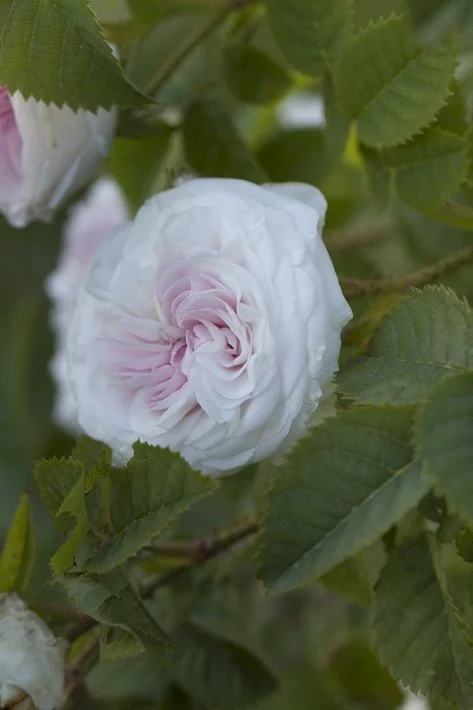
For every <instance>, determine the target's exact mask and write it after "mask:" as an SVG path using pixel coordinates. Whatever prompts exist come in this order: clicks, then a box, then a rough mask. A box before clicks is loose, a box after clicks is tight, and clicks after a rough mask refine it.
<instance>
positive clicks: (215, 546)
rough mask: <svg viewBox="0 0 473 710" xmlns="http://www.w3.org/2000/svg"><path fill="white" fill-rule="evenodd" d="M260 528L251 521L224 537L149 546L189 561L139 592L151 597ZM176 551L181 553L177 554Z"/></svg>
mask: <svg viewBox="0 0 473 710" xmlns="http://www.w3.org/2000/svg"><path fill="white" fill-rule="evenodd" d="M258 530H259V525H258V523H257V522H256V521H251V522H249V523H247V524H246V525H244V526H242V527H241V528H238V529H236V530H234V531H233V532H229V533H228V534H227V535H225V536H222V537H217V536H212V537H208V538H203V539H201V540H193V541H192V542H190V543H182V544H181V543H180V542H178V543H176V542H174V543H162V544H159V545H153V546H152V547H147V548H146V550H147V551H150V550H152V551H153V552H154V553H155V554H156V555H163V554H165V555H171V556H179V554H180V555H182V556H185V557H186V558H187V560H188V561H187V562H186V563H185V564H183V565H181V566H180V567H177V569H172V570H170V571H169V572H166V573H165V574H163V575H160V576H159V577H156V578H155V579H152V580H150V581H149V582H146V583H145V584H142V585H141V587H140V588H139V590H138V594H139V595H140V597H141V598H142V599H149V597H152V596H153V594H154V592H155V591H156V590H157V589H159V588H160V587H164V586H166V585H167V584H170V583H171V582H174V581H175V580H176V579H178V578H179V577H180V576H181V575H182V574H183V573H184V572H186V571H187V570H189V569H191V568H192V567H196V566H198V565H202V564H205V563H206V562H208V561H209V560H211V559H213V558H214V557H216V556H217V555H220V554H221V553H223V552H226V551H227V550H230V549H231V548H232V547H234V546H235V545H237V544H239V543H240V542H243V541H247V539H248V538H250V537H253V535H255V534H256V533H257V532H258ZM176 553H179V554H177V555H176ZM184 553H185V554H184Z"/></svg>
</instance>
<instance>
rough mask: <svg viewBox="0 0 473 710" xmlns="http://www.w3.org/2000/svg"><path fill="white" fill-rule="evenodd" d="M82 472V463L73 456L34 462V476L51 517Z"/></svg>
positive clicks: (54, 515)
mask: <svg viewBox="0 0 473 710" xmlns="http://www.w3.org/2000/svg"><path fill="white" fill-rule="evenodd" d="M83 473H84V467H83V464H82V463H81V462H80V461H77V460H76V459H73V458H67V459H66V458H62V459H57V458H52V459H42V460H41V461H37V462H36V465H35V473H34V476H35V479H36V483H37V485H38V489H39V494H40V496H41V499H42V501H43V503H44V505H45V506H46V508H47V510H48V513H49V514H50V515H51V516H52V517H53V518H55V517H56V514H57V512H58V511H59V509H60V507H61V505H62V503H63V501H64V498H65V497H66V496H67V495H68V494H69V493H70V492H71V490H72V489H73V488H74V486H75V485H76V483H77V482H78V481H79V479H80V477H81V476H82V475H83Z"/></svg>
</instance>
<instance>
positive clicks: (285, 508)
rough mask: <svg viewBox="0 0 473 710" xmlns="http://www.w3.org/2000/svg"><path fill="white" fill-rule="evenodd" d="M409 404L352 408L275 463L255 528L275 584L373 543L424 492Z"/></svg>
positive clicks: (310, 573) (307, 577)
mask: <svg viewBox="0 0 473 710" xmlns="http://www.w3.org/2000/svg"><path fill="white" fill-rule="evenodd" d="M411 426H412V413H411V411H410V410H409V409H407V408H405V409H404V408H403V409H394V408H391V409H388V408H383V407H379V408H375V407H368V408H355V409H353V410H351V411H347V412H343V413H342V414H339V416H337V417H336V418H333V419H329V420H327V421H326V423H324V424H322V425H320V426H319V427H316V429H315V430H314V431H313V432H312V433H311V434H310V436H309V437H308V438H306V439H305V440H304V441H302V442H301V444H300V445H299V446H298V447H297V448H296V450H295V451H294V452H293V453H292V455H291V457H290V459H289V460H288V461H287V463H285V464H284V465H282V466H281V467H280V469H279V475H278V477H277V479H276V480H275V482H274V484H273V487H272V489H271V490H270V491H269V494H268V498H267V505H266V519H265V521H264V524H263V529H262V533H261V546H262V550H261V555H260V559H261V576H262V579H263V581H264V582H266V583H268V584H270V585H271V587H272V588H273V589H275V590H277V591H282V590H284V589H289V588H291V587H295V586H298V585H301V584H307V583H311V582H313V581H315V580H316V579H318V578H319V577H320V576H321V575H323V574H325V573H326V572H328V571H329V570H331V569H333V568H334V567H336V565H338V564H339V563H340V562H343V561H344V560H346V559H347V558H349V557H351V556H352V555H354V554H356V553H357V552H359V551H360V550H362V549H363V548H364V547H366V546H368V545H369V544H371V543H373V542H374V541H375V540H376V539H377V538H378V537H379V536H380V535H382V534H383V533H384V532H386V530H388V529H389V528H390V526H391V525H392V524H393V523H395V522H396V521H397V520H399V519H400V518H401V517H402V516H403V515H404V514H405V513H407V512H408V511H409V510H410V509H411V508H412V507H414V506H415V505H416V504H417V503H418V501H419V500H420V498H421V497H422V496H423V495H425V493H426V491H427V489H428V483H427V482H426V481H424V480H423V479H422V476H421V472H420V465H419V464H418V462H416V461H413V460H412V459H413V452H412V448H411V446H410V433H411Z"/></svg>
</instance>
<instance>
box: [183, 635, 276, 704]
mask: <svg viewBox="0 0 473 710" xmlns="http://www.w3.org/2000/svg"><path fill="white" fill-rule="evenodd" d="M169 670H170V672H171V674H172V675H173V677H174V679H175V680H176V681H177V682H178V683H179V685H180V686H182V687H183V688H184V689H185V690H186V691H187V692H188V693H189V694H190V695H191V696H192V697H193V698H196V699H197V700H198V701H199V702H201V703H203V704H204V705H205V706H206V707H209V708H215V710H218V709H219V708H221V709H222V710H227V709H231V708H239V707H242V706H244V705H247V704H248V703H253V702H255V701H257V700H259V699H261V698H263V697H265V696H266V695H269V694H270V693H272V692H273V691H274V690H275V689H276V687H277V684H276V679H275V677H274V676H273V675H272V673H270V671H269V670H268V669H267V668H266V666H265V665H264V664H263V663H262V662H261V661H260V660H259V659H258V658H257V657H256V656H254V655H253V654H252V653H250V651H248V650H247V649H246V648H243V647H242V646H239V645H237V644H236V643H232V642H231V641H227V640H223V639H221V638H217V637H215V636H213V635H210V634H208V633H206V632H205V631H203V630H202V629H200V628H198V627H197V626H194V625H192V624H186V625H185V627H184V628H183V629H182V630H181V631H180V633H179V636H178V639H177V643H176V647H175V649H174V651H173V652H172V655H171V658H170V663H169Z"/></svg>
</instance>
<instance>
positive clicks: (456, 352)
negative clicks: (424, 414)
mask: <svg viewBox="0 0 473 710" xmlns="http://www.w3.org/2000/svg"><path fill="white" fill-rule="evenodd" d="M472 365H473V318H472V313H471V310H470V308H469V306H468V304H467V303H466V302H465V301H461V300H460V299H459V298H457V296H456V295H455V294H454V292H453V291H451V290H450V289H446V288H443V287H438V286H427V287H426V288H424V289H422V290H421V291H419V290H415V291H413V292H412V295H409V296H405V297H404V298H403V299H402V301H401V302H400V304H399V306H398V307H397V308H395V309H394V310H393V311H392V313H391V314H390V315H388V316H387V317H386V318H385V320H384V321H383V323H382V325H381V327H380V328H379V329H378V330H377V331H376V333H375V334H374V336H373V338H372V340H371V341H370V344H369V346H368V350H367V354H366V355H365V356H362V357H360V358H357V359H356V360H355V361H353V362H352V363H350V364H348V365H347V366H346V367H345V368H344V369H343V370H342V372H341V375H340V377H339V387H340V389H341V391H343V392H344V393H345V394H346V395H348V396H349V397H353V398H354V399H356V400H357V401H358V402H361V403H365V404H384V403H387V404H388V403H389V404H417V403H419V402H421V401H422V400H423V399H424V398H425V397H426V396H427V395H428V394H429V392H430V390H431V389H432V387H434V386H435V385H437V384H438V383H439V381H440V379H441V378H443V377H451V376H452V375H457V374H459V373H461V372H462V371H464V370H467V369H469V368H471V367H472Z"/></svg>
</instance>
